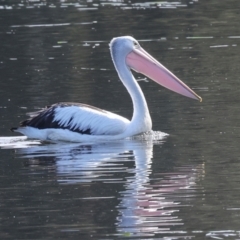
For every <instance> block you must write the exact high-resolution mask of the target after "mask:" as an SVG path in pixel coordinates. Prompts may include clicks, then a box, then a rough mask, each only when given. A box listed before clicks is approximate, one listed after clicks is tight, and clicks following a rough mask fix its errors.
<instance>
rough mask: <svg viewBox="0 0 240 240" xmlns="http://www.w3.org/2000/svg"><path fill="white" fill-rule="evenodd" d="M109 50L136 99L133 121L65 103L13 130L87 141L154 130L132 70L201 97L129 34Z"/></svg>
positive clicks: (114, 41) (47, 137)
mask: <svg viewBox="0 0 240 240" xmlns="http://www.w3.org/2000/svg"><path fill="white" fill-rule="evenodd" d="M110 51H111V56H112V60H113V63H114V66H115V68H116V70H117V72H118V76H119V78H120V79H121V81H122V83H123V84H124V86H125V87H126V89H127V90H128V92H129V94H130V96H131V98H132V102H133V109H134V111H133V116H132V119H131V121H129V120H128V119H126V118H124V117H122V116H119V115H117V114H115V113H112V112H108V111H105V110H102V109H99V108H96V107H92V106H89V105H86V104H81V103H68V102H62V103H57V104H53V105H51V106H48V107H46V108H44V109H43V110H40V111H38V112H35V113H32V114H30V119H27V120H25V121H22V122H21V123H20V126H19V127H18V128H12V129H11V130H12V131H14V132H20V133H22V134H24V135H26V136H27V137H29V138H35V139H40V140H50V141H59V140H62V141H72V142H88V141H97V140H117V139H123V138H127V137H131V136H134V135H138V134H141V133H144V132H148V131H150V130H151V129H152V120H151V117H150V114H149V110H148V106H147V102H146V100H145V97H144V95H143V92H142V90H141V88H140V87H139V85H138V83H137V81H136V80H135V78H134V76H133V74H132V72H131V70H130V69H132V70H134V71H136V72H139V73H142V74H144V75H145V76H147V77H148V78H150V79H152V80H153V81H155V82H157V83H158V84H160V85H162V86H164V87H166V88H168V89H170V90H172V91H174V92H177V93H179V94H182V95H184V96H187V97H190V98H193V99H196V100H200V101H201V100H202V99H201V97H200V96H198V95H197V94H196V93H195V92H194V91H193V90H191V89H190V88H189V87H188V86H187V85H186V84H184V83H183V82H182V81H181V80H179V79H178V78H177V77H176V76H175V75H174V74H173V73H171V72H170V71H169V70H168V69H166V68H165V67H164V66H163V65H162V64H160V63H159V62H158V61H157V60H156V59H155V58H153V57H152V56H151V55H150V54H148V53H147V52H146V51H145V50H144V49H143V48H142V47H141V46H140V45H139V43H138V42H137V41H136V40H135V39H134V38H132V37H130V36H124V37H117V38H113V39H112V41H111V42H110Z"/></svg>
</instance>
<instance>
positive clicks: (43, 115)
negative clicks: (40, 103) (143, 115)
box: [11, 103, 103, 135]
mask: <svg viewBox="0 0 240 240" xmlns="http://www.w3.org/2000/svg"><path fill="white" fill-rule="evenodd" d="M71 106H79V107H83V106H84V107H90V108H94V109H97V110H99V111H103V110H101V109H98V108H95V107H92V106H88V105H85V104H81V103H57V104H54V105H51V106H46V107H45V108H44V109H42V110H40V111H37V112H34V113H30V115H31V118H29V119H27V120H24V121H22V122H20V126H21V127H26V126H29V127H35V128H38V129H45V128H61V129H69V130H71V131H73V132H78V133H81V134H88V135H90V134H91V129H86V130H84V131H83V130H81V129H73V128H70V126H71V124H70V122H71V121H72V117H71V118H70V120H69V124H68V126H62V125H60V123H59V121H54V117H55V110H56V108H59V107H60V108H64V107H71ZM11 130H13V131H14V130H15V128H12V129H11Z"/></svg>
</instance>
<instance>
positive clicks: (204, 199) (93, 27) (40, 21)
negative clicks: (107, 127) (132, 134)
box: [0, 0, 240, 239]
mask: <svg viewBox="0 0 240 240" xmlns="http://www.w3.org/2000/svg"><path fill="white" fill-rule="evenodd" d="M238 9H239V2H238V1H237V0H231V1H217V0H212V1H210V2H209V1H204V0H199V1H187V0H186V1H184V0H183V1H178V2H176V1H165V2H140V1H131V2H129V1H47V2H46V1H4V0H3V1H1V2H0V21H1V24H0V39H1V47H0V72H1V80H0V100H1V101H0V113H1V114H0V136H1V138H0V146H1V149H0V153H1V155H0V156H1V157H0V162H1V170H0V171H1V173H0V189H1V194H0V196H1V197H0V199H1V200H0V216H1V218H0V224H1V230H0V237H1V239H66V238H70V239H123V238H126V239H239V238H240V227H239V221H240V218H239V211H240V203H239V198H240V190H239V183H240V177H239V168H240V164H239V160H240V157H239V136H240V128H239V120H240V117H239V116H240V115H239V114H238V112H239V103H238V102H239V101H238V100H239V95H240V92H239V87H238V79H239V75H240V70H239V55H240V48H239V44H240V42H239V41H240V30H239V24H238V22H239V13H238V11H239V10H238ZM119 35H132V36H134V37H135V38H136V39H138V40H139V42H140V44H141V45H142V46H143V47H144V48H145V49H146V50H147V51H148V52H149V53H151V54H152V55H153V56H154V57H155V58H156V59H158V60H159V61H160V62H161V63H162V64H164V65H165V66H166V67H168V68H169V69H170V70H171V71H173V72H174V73H175V74H176V75H177V76H178V77H179V78H180V79H182V80H183V81H184V82H185V83H187V84H188V85H189V86H190V87H191V88H193V89H194V90H195V91H196V92H197V93H198V94H199V95H200V96H201V97H202V98H203V102H202V103H199V102H197V101H193V100H191V99H187V98H184V97H182V96H179V95H177V94H175V93H173V92H170V91H168V90H166V89H163V88H162V87H160V86H157V85H156V84H155V83H153V82H151V81H140V82H139V83H140V85H141V87H142V89H143V91H144V94H145V96H146V99H147V101H148V105H149V109H150V112H151V116H152V120H153V129H154V130H155V131H162V132H165V133H168V134H169V135H168V136H165V137H162V138H159V139H158V140H151V139H148V140H141V139H135V140H124V141H117V142H111V143H102V144H92V145H84V144H79V143H78V144H65V143H64V144H63V143H58V144H47V143H41V142H39V141H32V140H27V139H25V138H24V137H19V136H16V135H15V134H13V133H11V132H10V131H9V128H11V127H13V126H17V124H18V122H19V121H21V120H23V119H25V118H26V113H27V112H32V111H34V110H38V109H40V108H41V107H43V106H45V105H49V104H52V103H55V102H60V101H67V102H70V101H74V102H83V103H87V104H90V105H94V106H97V107H100V108H103V109H106V110H109V111H113V112H115V113H118V114H121V115H122V116H124V117H127V118H131V115H132V104H131V101H130V97H129V96H128V93H127V92H126V90H125V89H124V87H123V86H122V84H121V82H120V81H119V80H118V77H117V74H116V72H115V69H114V67H113V64H112V62H111V58H110V54H109V49H108V48H109V47H108V43H109V41H110V40H111V39H112V38H113V37H116V36H119ZM136 77H137V78H139V79H142V76H141V75H137V74H136Z"/></svg>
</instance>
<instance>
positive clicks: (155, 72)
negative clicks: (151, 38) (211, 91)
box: [126, 47, 202, 102]
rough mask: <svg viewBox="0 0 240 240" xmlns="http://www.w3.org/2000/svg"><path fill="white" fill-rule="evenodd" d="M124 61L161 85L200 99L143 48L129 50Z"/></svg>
mask: <svg viewBox="0 0 240 240" xmlns="http://www.w3.org/2000/svg"><path fill="white" fill-rule="evenodd" d="M126 62H127V65H128V66H129V67H130V68H132V69H133V70H134V71H136V72H139V73H142V74H144V75H145V76H147V77H149V78H151V79H152V80H153V81H155V82H157V83H158V84H160V85H162V86H163V87H165V88H168V89H170V90H172V91H174V92H177V93H179V94H182V95H184V96H186V97H190V98H193V99H196V100H199V101H200V102H201V101H202V98H201V97H200V96H198V95H197V94H196V93H195V92H194V91H193V90H192V89H190V88H189V87H188V86H187V85H186V84H185V83H183V82H182V81H181V80H180V79H178V78H177V77H176V76H175V75H174V74H173V73H171V72H170V71H169V70H168V69H167V68H165V67H164V66H163V65H162V64H161V63H159V62H158V61H157V60H156V59H155V58H153V57H152V56H151V55H150V54H148V53H147V52H146V51H145V50H143V48H141V47H139V48H136V49H134V50H133V51H132V52H130V53H129V54H128V55H127V58H126Z"/></svg>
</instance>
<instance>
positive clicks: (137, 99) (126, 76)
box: [112, 54, 152, 135]
mask: <svg viewBox="0 0 240 240" xmlns="http://www.w3.org/2000/svg"><path fill="white" fill-rule="evenodd" d="M112 57H113V62H114V65H115V68H116V70H117V72H118V75H119V78H120V79H121V81H122V82H123V84H124V86H125V87H126V89H127V90H128V92H129V94H130V96H131V98H132V102H133V117H132V120H131V122H130V125H129V126H128V129H126V131H128V132H131V134H133V135H135V134H139V133H143V132H147V131H150V130H151V129H152V120H151V117H150V114H149V110H148V106H147V102H146V100H145V97H144V95H143V92H142V90H141V88H140V86H139V85H138V83H137V81H136V79H135V78H134V76H133V75H132V73H131V71H130V69H129V67H128V66H127V65H126V62H125V57H123V56H119V55H118V56H116V55H115V56H114V54H112Z"/></svg>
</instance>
